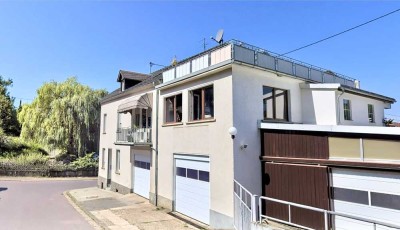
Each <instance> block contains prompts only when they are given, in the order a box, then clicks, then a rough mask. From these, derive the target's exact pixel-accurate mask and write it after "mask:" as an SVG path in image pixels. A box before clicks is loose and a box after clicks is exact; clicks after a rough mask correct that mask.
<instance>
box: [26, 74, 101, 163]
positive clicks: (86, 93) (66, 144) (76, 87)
mask: <svg viewBox="0 0 400 230" xmlns="http://www.w3.org/2000/svg"><path fill="white" fill-rule="evenodd" d="M106 94H107V92H106V91H105V90H93V89H91V88H89V87H88V86H84V85H82V84H80V83H78V82H77V80H76V78H68V79H67V80H66V81H64V82H61V83H57V82H55V81H52V82H47V83H45V84H44V85H43V86H41V87H40V88H39V89H38V90H37V96H36V98H35V99H34V100H33V102H32V103H31V104H25V105H23V106H22V109H21V112H20V113H19V114H18V119H19V121H20V123H21V125H22V130H21V138H23V139H25V140H32V141H35V142H37V143H40V144H42V145H45V146H48V147H50V148H52V149H59V150H61V151H63V152H66V153H68V154H74V155H77V156H84V155H85V154H86V153H87V152H91V151H95V150H96V149H97V144H98V138H99V129H100V99H101V98H102V97H103V96H105V95H106Z"/></svg>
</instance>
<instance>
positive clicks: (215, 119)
mask: <svg viewBox="0 0 400 230" xmlns="http://www.w3.org/2000/svg"><path fill="white" fill-rule="evenodd" d="M124 73H125V72H122V73H121V72H120V75H119V77H118V80H119V81H120V82H121V89H120V90H118V91H116V92H114V93H112V94H110V95H109V96H107V97H106V98H105V99H104V100H103V103H102V116H103V119H104V117H107V118H106V121H105V122H104V120H102V125H104V124H106V125H108V127H107V128H106V129H107V130H110V131H109V132H111V133H110V134H108V133H106V134H103V135H102V137H101V139H100V149H104V151H103V152H102V154H101V157H100V159H104V161H107V159H111V158H112V157H111V158H110V157H108V158H107V157H105V156H106V155H107V154H106V153H108V156H114V155H113V154H117V150H119V152H120V153H119V154H120V156H119V158H120V159H122V157H123V160H122V161H120V166H119V167H120V171H119V172H120V174H115V175H114V171H112V168H111V170H108V172H109V173H108V174H110V172H111V174H112V175H111V176H107V175H108V174H107V170H105V169H102V168H101V167H100V169H99V183H100V184H99V186H101V185H102V184H101V183H103V186H105V185H104V184H105V183H106V182H107V178H108V179H109V182H110V183H109V184H110V186H111V189H112V190H113V191H115V190H116V189H118V191H119V192H124V193H125V192H130V191H133V192H136V193H138V194H139V195H142V196H144V197H147V198H150V201H151V202H153V203H154V204H157V205H159V206H163V207H165V208H168V209H170V210H174V211H177V212H180V213H182V214H185V215H187V216H189V217H192V218H194V219H197V220H199V221H201V222H203V223H206V224H208V225H210V227H211V228H218V229H224V228H225V229H226V228H233V210H234V207H233V194H234V193H233V187H234V186H233V180H234V179H235V180H237V181H238V182H239V183H241V184H242V185H243V186H244V187H246V188H247V189H248V190H249V191H250V192H251V193H253V194H267V195H268V193H269V192H268V190H269V188H270V187H271V186H270V185H266V177H265V175H266V174H265V173H261V172H266V171H265V170H267V169H269V168H268V167H266V166H265V165H269V164H273V165H275V163H271V162H275V160H270V159H269V158H267V156H269V155H268V154H267V153H266V152H265V151H266V149H267V148H270V147H271V146H277V147H276V148H278V149H275V147H273V148H272V150H271V151H277V153H275V152H274V154H275V155H273V156H274V157H277V158H278V159H280V158H288V159H289V158H292V157H291V154H297V152H296V151H297V150H299V151H301V153H300V152H299V153H298V154H300V157H299V158H315V156H317V157H316V158H317V159H325V160H327V159H328V160H331V159H330V158H329V157H327V156H329V154H330V152H329V151H328V152H326V151H325V150H326V149H328V148H330V147H328V141H327V140H328V136H327V135H328V134H327V133H329V132H327V131H326V129H334V128H335V127H343V130H345V131H343V133H346V132H348V133H356V134H357V135H358V133H357V132H355V131H354V130H359V129H360V130H364V129H368V132H369V133H374V130H377V132H378V131H379V132H383V133H385V132H389V131H387V129H389V128H383V127H374V126H383V123H382V120H383V118H384V109H386V108H390V105H391V104H392V103H394V102H395V100H394V99H392V98H389V97H386V96H382V95H378V94H375V93H371V92H368V91H365V90H361V89H359V82H358V81H356V80H354V79H351V78H348V77H346V76H343V75H339V74H336V73H333V72H332V71H328V70H324V69H320V68H316V67H313V66H310V65H306V64H304V63H301V62H298V61H295V60H292V59H288V58H283V57H278V56H276V55H275V56H274V55H272V54H271V53H270V52H267V51H265V50H263V49H260V48H258V47H254V46H250V45H247V44H245V43H242V42H238V41H231V42H227V43H224V44H222V45H220V46H218V47H214V48H212V49H210V50H207V51H205V52H202V53H200V54H197V55H195V56H193V57H190V58H188V59H185V60H183V61H181V62H179V63H177V64H176V65H174V66H169V67H166V68H164V69H162V70H160V71H158V72H157V73H154V74H152V76H146V77H145V78H144V80H143V79H141V80H137V78H135V77H133V80H137V81H138V82H140V81H142V82H140V83H137V84H136V85H135V84H133V83H128V84H127V82H126V81H127V80H128V81H131V80H132V79H131V78H128V77H124ZM133 75H134V74H133ZM140 76H144V75H140ZM123 79H125V83H123V82H124V80H123ZM158 80H160V82H159V81H158ZM161 80H162V81H161ZM146 82H147V83H148V84H146ZM149 82H154V83H153V84H150V83H149ZM123 85H125V86H126V85H129V86H132V85H133V86H132V87H131V88H129V89H126V90H125V91H124V87H123ZM143 95H151V96H149V98H151V100H149V101H150V102H152V103H151V104H149V105H146V106H144V108H141V107H138V106H137V104H139V103H136V104H135V102H133V101H139V100H140V98H142V97H143ZM126 104H129V105H130V106H125V105H126ZM134 105H136V106H134ZM126 108H128V109H126ZM150 108H151V113H149V112H146V114H151V118H150V117H149V116H148V115H146V121H147V120H149V121H150V120H151V122H150V123H151V124H152V125H150V126H149V125H148V123H149V122H148V123H147V124H146V125H145V124H144V123H143V118H141V117H143V114H144V113H145V112H144V109H147V110H150ZM126 111H131V112H130V113H131V114H135V116H130V115H129V114H122V115H119V116H120V118H118V114H120V113H122V112H126ZM140 111H142V113H141V115H140ZM118 112H119V113H118ZM138 113H139V115H136V114H138ZM104 114H107V115H104ZM136 116H138V118H137V119H136ZM138 119H139V123H135V122H136V121H137V120H138ZM121 122H127V123H123V125H120V126H118V124H120V123H121ZM129 122H130V123H129ZM133 124H137V126H138V127H140V128H139V129H135V130H132V131H131V133H132V134H135V133H136V134H135V135H137V133H141V132H146V131H143V128H149V127H152V128H153V130H151V133H152V135H151V138H150V139H151V141H147V142H146V141H144V143H143V141H142V140H143V139H140V141H135V140H136V139H134V141H127V140H125V139H123V138H122V142H121V139H120V138H119V136H120V134H121V132H122V133H124V131H123V129H122V128H123V127H125V126H126V127H133ZM266 125H267V126H266ZM268 125H271V127H273V128H271V130H275V131H276V130H278V131H276V132H278V133H279V132H280V131H279V130H280V129H282V128H281V127H285V129H289V130H290V129H291V128H293V130H295V131H293V132H297V131H296V129H298V128H297V127H308V129H311V128H310V127H312V128H313V129H315V130H314V131H311V132H312V134H313V135H314V136H318V135H320V134H319V133H318V134H315V132H319V131H321V132H322V133H323V135H321V136H322V137H321V138H320V139H318V138H317V139H318V140H320V141H321V143H322V144H321V148H317V147H316V146H319V144H318V143H317V144H316V145H315V146H308V144H307V143H309V142H307V140H309V139H307V138H306V139H305V141H299V140H297V139H296V140H295V139H293V140H292V139H288V142H281V141H282V140H283V139H281V138H286V136H285V137H282V136H279V135H277V136H272V137H271V138H272V139H271V140H273V141H275V142H276V143H278V144H279V145H278V144H276V145H275V144H274V145H270V143H271V142H270V141H269V142H266V141H265V140H266V139H265V138H267V139H268V138H269V136H268V135H267V134H266V133H269V132H270V131H269V130H267V131H265V127H267V128H266V129H269V128H270V126H268ZM366 126H367V127H366ZM231 127H236V129H237V134H236V135H235V137H234V139H233V138H231V135H230V134H229V133H228V129H229V128H231ZM150 129H151V128H150ZM115 130H117V131H118V132H119V133H118V134H119V135H117V134H116V133H115ZM260 130H261V131H260ZM382 130H384V131H382ZM275 131H274V132H275ZM300 131H301V130H300ZM309 131H310V130H307V132H309ZM107 132H108V131H107ZM271 132H272V131H271ZM285 132H286V131H285ZM285 132H283V133H285ZM287 132H289V133H290V132H291V131H287ZM332 132H333V131H332ZM395 133H396V132H395ZM395 133H394V134H395ZM399 134H400V132H399ZM135 135H134V136H135ZM140 135H141V134H140ZM265 135H267V136H268V137H266V136H265ZM343 135H345V136H346V135H347V136H349V135H350V134H343ZM357 135H356V136H357ZM368 135H369V134H368ZM371 135H372V134H371ZM396 135H397V134H395V135H392V134H391V136H390V137H392V136H396ZM122 136H124V135H122ZM128 136H129V135H128ZM347 136H346V137H347ZM274 138H275V139H274ZM289 138H290V137H289ZM357 138H364V136H362V135H361V136H360V135H358V136H357ZM261 140H262V141H261ZM268 140H269V139H268ZM301 140H302V139H301ZM293 141H295V142H296V141H297V142H296V143H297V144H298V145H299V146H298V147H294V148H292V149H290V148H289V147H288V144H290V143H292V142H293ZM332 141H339V142H338V143H339V144H342V143H341V142H340V141H341V139H340V138H339V139H332ZM275 142H274V143H275ZM311 142H313V141H311ZM127 143H129V145H130V146H127V145H125V144H127ZM293 143H294V142H293ZM332 143H333V144H332V146H336V144H337V143H336V142H332ZM121 144H124V145H121ZM143 144H145V145H144V146H143ZM346 144H347V142H346ZM353 144H354V143H353ZM329 146H330V145H329ZM109 148H110V149H111V150H107V149H109ZM332 148H334V147H332ZM108 151H109V152H108ZM291 151H294V152H291ZM332 151H333V150H332ZM114 152H115V153H114ZM151 153H152V154H151ZM285 154H287V155H285ZM337 154H338V155H339V156H340V154H342V153H340V151H339V152H338V153H337ZM136 155H137V156H139V157H137V156H136ZM389 155H390V154H389ZM117 156H118V154H117ZM117 156H115V157H114V158H116V159H118V157H117ZM121 156H122V157H121ZM260 156H261V159H262V163H260ZM390 156H392V155H390ZM114 158H112V159H114ZM136 159H137V160H136ZM363 159H368V158H367V157H364V158H363ZM347 161H349V162H350V161H352V160H348V159H347V158H344V160H343V159H342V161H341V162H347ZM101 162H102V161H101ZM128 162H129V163H128ZM142 162H145V163H150V164H149V165H147V164H145V163H143V167H142ZM297 163H299V164H302V165H307V167H308V165H311V164H312V163H309V162H305V163H304V162H297ZM100 164H101V165H102V163H100ZM104 164H108V163H104ZM283 164H287V165H294V166H293V167H297V166H295V164H296V161H293V162H291V163H287V162H286V163H285V162H282V163H279V164H277V165H278V167H279V165H283ZM111 167H113V166H111ZM288 167H290V170H291V169H292V166H288ZM312 167H314V166H312ZM321 167H322V166H321ZM139 168H140V169H144V168H146V170H147V171H145V170H139ZM148 169H150V170H148ZM323 170H325V171H324V172H325V174H323V175H322V174H321V175H320V176H323V178H327V177H328V176H329V175H330V174H329V175H328V173H326V172H327V171H326V170H327V169H326V168H323ZM144 171H145V172H144ZM267 173H268V172H267ZM306 173H308V172H305V174H298V175H297V176H301V177H302V176H304V177H307V175H309V174H306ZM277 175H279V176H282V175H281V174H280V173H278V174H277ZM270 177H271V176H270ZM122 178H123V179H122ZM286 178H287V177H286ZM110 179H111V180H110ZM280 181H283V180H281V179H280ZM272 182H274V184H275V179H274V181H272V179H271V183H272ZM281 185H282V184H279V183H278V184H276V185H274V186H281ZM297 185H298V184H297ZM145 186H148V187H145ZM282 186H283V185H282ZM327 189H328V188H327V187H326V188H325V190H327ZM325 190H324V191H325ZM147 191H149V192H148V193H147ZM305 191H306V190H305ZM278 194H280V192H278ZM299 194H300V195H299V196H300V197H302V196H303V195H301V192H300V193H299ZM278 196H279V195H278ZM330 198H331V197H330V196H329V195H328V196H321V199H322V201H317V203H318V202H320V203H321V205H327V206H323V207H327V208H330V207H331V206H329V205H330V201H329V199H330ZM299 201H301V199H300V200H299ZM300 203H301V202H300ZM320 203H318V205H319V204H320ZM310 205H314V206H315V205H316V204H314V203H313V204H310ZM321 207H322V206H321Z"/></svg>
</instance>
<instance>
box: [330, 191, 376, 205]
mask: <svg viewBox="0 0 400 230" xmlns="http://www.w3.org/2000/svg"><path fill="white" fill-rule="evenodd" d="M333 199H335V200H341V201H347V202H353V203H358V204H366V205H368V203H369V201H368V192H367V191H361V190H354V189H347V188H337V187H333Z"/></svg>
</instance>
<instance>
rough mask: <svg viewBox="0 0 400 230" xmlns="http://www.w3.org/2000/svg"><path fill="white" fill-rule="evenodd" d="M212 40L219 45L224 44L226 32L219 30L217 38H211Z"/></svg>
mask: <svg viewBox="0 0 400 230" xmlns="http://www.w3.org/2000/svg"><path fill="white" fill-rule="evenodd" d="M211 39H212V40H214V41H216V42H217V43H219V44H222V43H223V42H224V30H223V29H220V30H218V32H217V35H216V36H215V38H213V37H211Z"/></svg>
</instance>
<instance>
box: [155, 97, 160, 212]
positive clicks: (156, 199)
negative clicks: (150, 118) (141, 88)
mask: <svg viewBox="0 0 400 230" xmlns="http://www.w3.org/2000/svg"><path fill="white" fill-rule="evenodd" d="M159 98H160V91H159V90H156V126H155V127H156V149H155V152H156V159H155V164H156V169H155V196H156V197H155V203H156V206H158V103H159Z"/></svg>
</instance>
